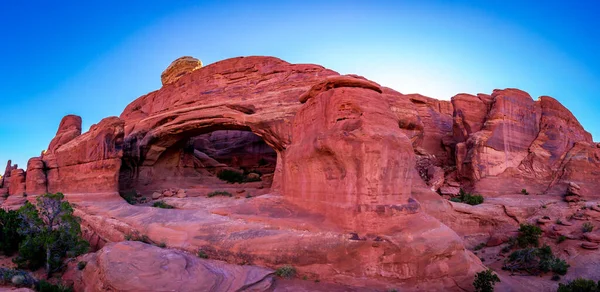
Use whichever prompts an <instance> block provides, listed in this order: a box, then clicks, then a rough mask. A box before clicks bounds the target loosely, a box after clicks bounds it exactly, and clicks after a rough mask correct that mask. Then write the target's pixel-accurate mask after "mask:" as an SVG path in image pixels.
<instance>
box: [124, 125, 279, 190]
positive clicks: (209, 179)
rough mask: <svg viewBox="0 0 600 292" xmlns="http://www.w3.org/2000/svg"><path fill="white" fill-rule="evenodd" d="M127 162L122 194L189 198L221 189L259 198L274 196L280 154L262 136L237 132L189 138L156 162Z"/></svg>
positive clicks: (221, 131) (220, 132) (125, 162)
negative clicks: (168, 193) (170, 193)
mask: <svg viewBox="0 0 600 292" xmlns="http://www.w3.org/2000/svg"><path fill="white" fill-rule="evenodd" d="M126 159H127V157H124V160H123V164H122V166H121V171H120V175H119V191H120V192H121V194H122V195H123V194H131V193H133V192H135V193H137V194H141V195H142V196H149V195H151V194H152V193H154V192H162V191H164V190H167V189H184V190H186V193H187V195H188V196H204V195H207V194H208V193H210V192H212V191H217V190H223V191H229V192H230V193H232V194H238V193H239V194H243V195H252V196H255V195H260V194H265V193H268V192H269V190H270V187H271V184H272V182H273V174H274V172H275V167H276V163H277V153H276V152H275V150H273V148H271V147H270V146H269V145H268V144H267V143H265V141H264V140H263V139H262V138H261V137H260V136H258V135H256V134H254V133H253V132H251V131H249V130H237V129H236V130H216V131H212V132H208V133H202V134H198V133H194V134H190V136H189V137H186V138H181V139H179V140H178V141H177V142H176V143H173V144H172V145H170V146H169V147H167V148H166V149H164V150H163V151H162V153H161V154H160V155H159V156H158V158H157V159H156V160H153V161H151V162H147V161H143V160H142V161H136V162H137V163H132V161H127V160H126Z"/></svg>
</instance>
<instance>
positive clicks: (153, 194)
mask: <svg viewBox="0 0 600 292" xmlns="http://www.w3.org/2000/svg"><path fill="white" fill-rule="evenodd" d="M162 196H163V195H162V194H161V193H157V192H154V193H152V200H158V199H160V198H162Z"/></svg>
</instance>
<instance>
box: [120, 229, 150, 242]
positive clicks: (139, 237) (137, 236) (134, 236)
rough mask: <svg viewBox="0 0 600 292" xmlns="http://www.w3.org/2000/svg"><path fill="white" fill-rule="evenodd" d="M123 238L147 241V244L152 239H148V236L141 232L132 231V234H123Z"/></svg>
mask: <svg viewBox="0 0 600 292" xmlns="http://www.w3.org/2000/svg"><path fill="white" fill-rule="evenodd" d="M125 240H127V241H140V242H143V243H147V244H152V240H150V238H149V237H148V236H147V235H145V234H143V235H140V234H139V233H137V232H136V233H132V234H125Z"/></svg>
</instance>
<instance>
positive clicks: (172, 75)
mask: <svg viewBox="0 0 600 292" xmlns="http://www.w3.org/2000/svg"><path fill="white" fill-rule="evenodd" d="M200 68H202V62H201V61H200V60H198V59H196V58H193V57H189V56H185V57H181V58H179V59H177V60H175V61H173V62H172V63H171V65H169V67H167V69H165V71H164V72H163V73H162V75H161V76H160V81H161V82H162V84H163V85H167V84H171V83H173V82H175V81H177V80H178V79H179V78H181V76H183V75H185V74H188V73H190V72H192V71H194V70H198V69H200Z"/></svg>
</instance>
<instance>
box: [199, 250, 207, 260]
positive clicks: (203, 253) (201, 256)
mask: <svg viewBox="0 0 600 292" xmlns="http://www.w3.org/2000/svg"><path fill="white" fill-rule="evenodd" d="M198 257H199V258H201V259H207V258H208V255H207V254H206V252H204V251H203V250H199V251H198Z"/></svg>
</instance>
